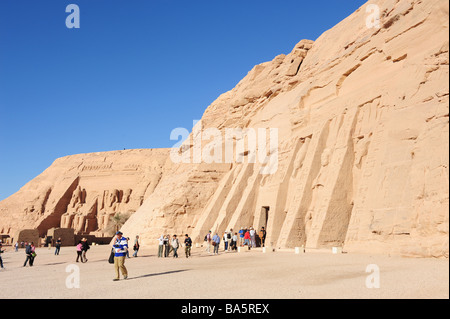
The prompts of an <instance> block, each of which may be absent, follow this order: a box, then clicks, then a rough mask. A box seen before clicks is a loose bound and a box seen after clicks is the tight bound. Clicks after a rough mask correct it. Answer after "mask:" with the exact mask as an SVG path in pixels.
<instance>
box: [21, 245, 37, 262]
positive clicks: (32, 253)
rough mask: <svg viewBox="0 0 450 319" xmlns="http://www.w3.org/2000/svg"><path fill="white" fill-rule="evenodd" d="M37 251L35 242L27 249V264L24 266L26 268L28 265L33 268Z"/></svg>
mask: <svg viewBox="0 0 450 319" xmlns="http://www.w3.org/2000/svg"><path fill="white" fill-rule="evenodd" d="M35 249H36V247H35V246H34V243H33V242H32V243H31V244H29V245H27V246H26V247H25V255H26V256H27V259H25V263H24V264H23V266H24V267H26V265H27V263H28V264H29V265H30V267H33V262H34V257H35V256H36V253H35Z"/></svg>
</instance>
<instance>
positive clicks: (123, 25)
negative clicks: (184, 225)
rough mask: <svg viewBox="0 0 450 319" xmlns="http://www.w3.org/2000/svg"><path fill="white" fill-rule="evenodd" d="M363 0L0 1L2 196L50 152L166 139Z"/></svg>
mask: <svg viewBox="0 0 450 319" xmlns="http://www.w3.org/2000/svg"><path fill="white" fill-rule="evenodd" d="M71 3H74V4H77V5H78V6H79V8H80V28H79V29H68V28H67V27H66V24H65V21H66V17H67V16H68V15H69V13H66V6H67V5H69V4H71ZM364 3H365V1H363V0H358V1H357V0H345V1H344V0H342V1H336V0H329V1H300V0H280V1H274V0H272V1H268V0H245V1H244V0H239V1H238V0H192V1H186V0H127V1H125V0H70V1H65V0H26V1H25V0H1V1H0V200H2V199H4V198H6V197H8V196H10V195H11V194H13V193H15V192H16V191H18V190H19V189H20V187H22V186H23V185H24V184H26V183H27V182H28V181H30V180H31V179H33V178H34V177H36V176H37V175H39V174H40V173H41V172H43V171H44V170H45V169H46V168H47V167H48V166H50V165H51V164H52V162H53V161H54V160H55V159H56V158H58V157H62V156H66V155H72V154H79V153H89V152H99V151H112V150H121V149H124V148H126V149H132V148H160V147H172V146H173V145H174V144H175V142H174V141H171V140H170V133H171V131H172V130H173V129H174V128H177V127H185V128H187V129H189V130H190V129H191V128H192V121H193V120H196V119H200V118H201V116H202V114H203V112H204V110H205V109H206V108H207V106H208V105H209V104H211V103H212V102H213V101H214V100H215V99H216V98H217V97H218V96H219V95H220V94H222V93H224V92H226V91H228V90H230V89H232V88H233V87H234V86H235V85H236V84H237V83H238V82H239V81H240V80H241V79H242V78H243V77H244V76H245V75H246V74H247V72H248V71H249V70H251V68H252V67H253V66H254V65H256V64H259V63H262V62H266V61H270V60H272V59H273V58H274V57H275V56H277V55H278V54H282V53H284V54H287V53H289V52H290V51H291V50H292V49H293V47H294V45H295V44H296V43H298V42H299V41H300V40H302V39H311V40H315V39H317V37H319V36H320V35H321V34H322V33H323V32H324V31H326V30H328V29H330V28H332V27H333V26H334V25H336V24H337V23H339V22H340V21H341V20H342V19H344V18H345V17H347V16H348V15H350V14H351V13H352V12H354V11H355V10H356V9H357V8H359V7H360V6H362V5H363V4H364Z"/></svg>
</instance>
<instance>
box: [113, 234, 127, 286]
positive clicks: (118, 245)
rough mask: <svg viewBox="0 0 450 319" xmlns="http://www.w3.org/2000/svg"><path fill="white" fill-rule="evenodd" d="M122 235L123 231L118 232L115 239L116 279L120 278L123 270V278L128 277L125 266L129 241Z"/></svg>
mask: <svg viewBox="0 0 450 319" xmlns="http://www.w3.org/2000/svg"><path fill="white" fill-rule="evenodd" d="M122 235H123V234H122V232H120V231H118V232H117V233H116V238H115V239H114V244H113V248H114V269H115V271H116V278H114V279H113V280H114V281H117V280H120V271H121V272H122V275H123V279H127V278H128V270H127V268H126V267H125V257H126V255H127V251H128V241H127V239H126V238H125V237H123V236H122ZM119 270H120V271H119Z"/></svg>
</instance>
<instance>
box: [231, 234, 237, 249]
mask: <svg viewBox="0 0 450 319" xmlns="http://www.w3.org/2000/svg"><path fill="white" fill-rule="evenodd" d="M237 241H238V233H234V235H233V236H232V237H231V250H237Z"/></svg>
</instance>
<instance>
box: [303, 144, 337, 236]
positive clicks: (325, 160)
mask: <svg viewBox="0 0 450 319" xmlns="http://www.w3.org/2000/svg"><path fill="white" fill-rule="evenodd" d="M330 156H331V151H330V150H329V149H328V148H326V149H325V150H324V151H323V153H322V155H321V158H320V164H321V166H322V167H321V169H320V171H319V173H318V174H317V177H316V178H315V179H314V181H313V183H312V195H311V204H310V205H309V208H308V211H307V213H306V215H305V235H306V238H308V235H309V233H310V231H311V226H312V223H313V220H314V215H315V214H316V212H317V209H318V208H319V209H320V200H321V198H322V196H321V195H322V194H321V193H322V191H323V188H324V186H325V185H326V180H325V179H326V176H328V175H327V170H328V164H329V163H330Z"/></svg>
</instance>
